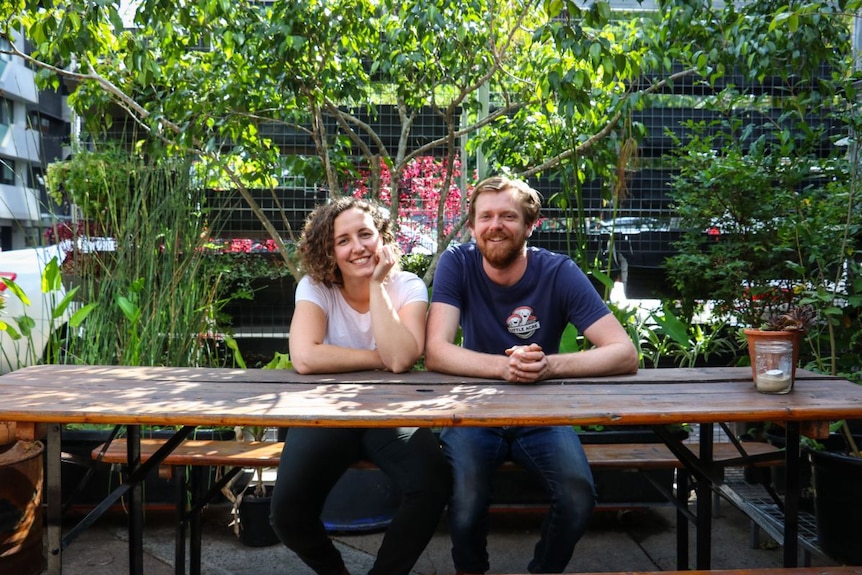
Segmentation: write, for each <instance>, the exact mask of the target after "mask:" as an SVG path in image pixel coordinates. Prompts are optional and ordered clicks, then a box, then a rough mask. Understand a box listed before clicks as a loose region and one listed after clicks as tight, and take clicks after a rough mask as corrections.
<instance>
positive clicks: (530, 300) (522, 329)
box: [431, 242, 610, 354]
mask: <svg viewBox="0 0 862 575" xmlns="http://www.w3.org/2000/svg"><path fill="white" fill-rule="evenodd" d="M432 288H433V289H432V290H431V301H432V303H433V302H441V303H446V304H449V305H453V306H455V307H457V308H459V309H460V310H461V330H462V332H463V338H464V339H463V344H462V345H463V346H464V347H465V348H467V349H472V350H475V351H479V352H483V353H492V354H503V353H505V350H506V349H508V348H510V347H512V346H513V345H527V344H530V343H537V344H539V345H540V346H542V349H543V351H544V352H545V353H548V354H552V353H558V352H559V348H560V338H561V336H562V334H563V330H564V329H565V328H566V326H567V325H568V324H569V323H571V324H572V325H574V326H575V327H576V328H577V329H578V331H579V332H580V333H583V332H584V330H585V329H587V328H588V327H590V326H591V325H592V324H593V323H594V322H595V321H596V320H598V319H599V318H601V317H603V316H604V315H606V314H608V313H610V310H609V309H608V307H607V305H605V302H604V301H602V298H601V297H599V294H598V292H596V289H595V288H594V287H593V285H592V284H591V283H590V280H589V279H587V276H586V275H585V274H584V272H583V271H581V269H580V268H579V267H578V266H577V265H576V264H575V262H573V261H572V259H571V258H569V257H567V256H564V255H562V254H557V253H554V252H550V251H548V250H545V249H542V248H534V247H530V248H527V270H526V272H525V273H524V277H522V278H521V279H520V280H519V281H518V282H517V283H516V284H515V285H512V286H500V285H497V284H495V283H494V282H492V281H491V280H490V279H489V278H488V276H487V275H486V274H485V271H484V269H483V268H482V254H481V253H480V252H479V248H478V247H477V246H476V244H475V242H470V243H467V244H460V245H457V246H451V247H449V248H448V249H447V250H446V251H445V252H444V253H443V255H442V256H441V257H440V261H439V263H438V265H437V270H436V271H435V273H434V284H433V286H432Z"/></svg>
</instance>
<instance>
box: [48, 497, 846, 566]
mask: <svg viewBox="0 0 862 575" xmlns="http://www.w3.org/2000/svg"><path fill="white" fill-rule="evenodd" d="M173 517H174V515H173V512H172V511H170V510H158V511H148V512H147V515H146V518H145V527H144V553H145V556H144V571H145V573H146V575H173V574H174V573H175V570H174V523H173ZM73 519H74V517H73V516H72V517H70V520H73ZM541 520H542V514H541V513H536V512H523V511H521V512H500V511H498V512H494V513H493V514H492V516H491V533H490V536H489V553H490V556H491V571H490V572H491V573H500V574H513V573H526V572H527V570H526V566H527V562H528V561H529V558H530V557H531V555H532V550H533V546H534V545H535V543H536V540H537V539H538V534H539V532H540V529H541ZM230 522H231V514H230V507H229V506H228V505H213V506H210V507H208V508H207V509H205V510H204V513H203V533H204V535H203V556H202V563H203V566H202V570H203V575H314V573H313V572H312V571H311V570H310V569H309V568H308V567H306V566H305V565H304V564H303V563H302V562H301V561H299V560H298V559H297V558H296V556H295V555H294V554H293V553H292V552H291V551H289V550H288V549H286V548H285V547H283V546H281V545H280V544H277V545H273V546H269V547H248V546H246V545H243V544H242V543H241V542H240V541H239V539H238V538H237V537H236V536H235V535H234V533H233V530H232V528H231V527H230V526H229V524H230ZM381 537H382V533H380V532H377V533H361V534H357V533H352V534H334V535H333V538H334V539H335V541H336V545H337V546H338V548H339V550H340V551H341V552H342V554H343V556H344V558H345V563H346V564H347V567H348V569H349V570H350V572H351V573H353V574H354V575H360V574H362V573H367V572H368V569H370V568H371V565H372V563H373V560H374V554H375V552H376V550H377V548H378V547H379V544H380V540H381ZM751 540H752V538H751V523H750V522H749V520H748V519H747V518H746V517H745V516H744V515H743V514H742V513H740V512H739V511H738V510H736V509H735V508H733V507H732V506H730V505H729V504H722V505H720V506H719V508H718V511H717V514H716V517H715V518H714V520H713V554H712V566H713V568H716V569H719V568H741V567H780V566H781V565H782V562H783V553H782V550H781V547H780V546H779V545H777V544H775V543H774V542H772V541H771V540H770V539H769V538H768V537H767V536H765V535H762V536H761V537H760V542H761V543H760V545H758V546H754V547H753V546H752V545H751ZM690 543H691V550H690V557H691V561H692V562H693V561H694V556H695V555H694V532H693V530H692V532H691V534H690ZM803 559H804V558H802V557H801V558H800V560H801V561H802V560H803ZM800 564H801V563H800ZM811 564H812V565H815V566H816V565H832V564H834V562H831V561H830V560H828V559H825V558H822V557H819V556H812V557H811ZM673 569H676V527H675V511H674V509H673V508H671V507H662V506H659V507H650V508H644V509H634V510H623V511H599V512H596V513H595V514H594V516H593V520H592V523H591V525H590V528H589V530H588V531H587V533H586V535H585V536H584V538H583V539H582V540H581V542H580V543H579V544H578V546H577V548H576V550H575V554H574V557H573V558H572V561H571V562H570V563H569V566H568V569H567V570H568V571H569V572H573V573H577V572H616V571H634V572H637V571H666V570H673ZM453 571H454V569H453V567H452V561H451V556H450V544H449V534H448V530H447V528H446V520H445V516H444V518H443V519H442V520H441V522H440V526H439V528H438V529H437V532H436V533H435V535H434V537H433V539H432V541H431V542H430V543H429V545H428V547H427V549H426V550H425V552H424V553H423V555H422V557H421V558H420V559H419V561H418V562H417V564H416V567H415V569H414V573H415V574H416V575H440V574H450V573H453ZM127 572H128V547H127V533H126V526H125V515H124V514H123V513H122V511H121V510H113V511H111V512H109V513H108V514H106V515H105V516H104V517H102V518H101V519H99V520H98V521H97V522H96V523H95V524H94V525H93V526H92V527H91V528H90V529H88V530H87V531H86V532H84V533H83V534H81V535H80V536H79V537H78V538H77V539H76V540H75V541H73V542H72V544H71V545H69V546H68V547H67V549H66V550H65V551H64V553H63V573H64V575H118V574H123V573H127ZM186 572H188V571H186Z"/></svg>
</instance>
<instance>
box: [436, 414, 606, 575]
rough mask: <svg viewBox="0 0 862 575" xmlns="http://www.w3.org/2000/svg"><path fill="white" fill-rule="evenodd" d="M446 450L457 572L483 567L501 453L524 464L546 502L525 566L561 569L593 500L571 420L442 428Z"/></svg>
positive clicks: (589, 477) (587, 470) (540, 569)
mask: <svg viewBox="0 0 862 575" xmlns="http://www.w3.org/2000/svg"><path fill="white" fill-rule="evenodd" d="M440 439H441V442H442V444H443V452H444V453H445V454H446V457H447V458H448V459H449V462H450V464H451V465H452V474H453V477H454V483H453V493H452V499H451V501H450V503H449V523H450V534H451V537H452V559H453V560H454V562H455V570H456V571H457V572H459V573H485V572H486V571H487V570H488V569H489V567H490V565H489V563H488V551H487V548H486V547H487V538H488V506H489V503H490V494H491V486H492V481H493V476H494V470H495V469H496V468H497V467H499V466H500V464H501V463H503V461H505V460H506V459H512V460H513V461H515V462H516V463H518V464H519V465H520V466H522V467H524V468H525V469H527V470H528V471H529V472H530V474H531V475H533V476H534V477H536V479H538V480H539V481H540V482H541V485H542V486H543V487H544V488H545V491H546V492H547V493H548V496H549V498H550V501H551V506H550V510H549V512H548V515H547V516H546V517H545V519H544V522H543V524H542V534H541V537H540V539H539V542H538V543H537V544H536V548H535V551H534V555H533V559H532V561H530V563H529V565H528V567H527V568H528V570H529V571H530V573H561V572H563V571H564V570H565V568H566V565H567V564H568V562H569V559H571V557H572V553H573V552H574V549H575V544H576V543H577V542H578V540H579V539H580V538H581V536H582V535H583V534H584V531H586V528H587V524H588V523H589V520H590V515H591V513H592V511H593V508H594V507H595V502H596V491H595V486H594V484H593V476H592V473H591V472H590V466H589V463H588V462H587V458H586V455H585V454H584V449H583V447H582V446H581V441H580V439H579V438H578V434H577V432H575V430H574V429H572V428H571V427H447V428H445V429H443V431H442V433H441V436H440Z"/></svg>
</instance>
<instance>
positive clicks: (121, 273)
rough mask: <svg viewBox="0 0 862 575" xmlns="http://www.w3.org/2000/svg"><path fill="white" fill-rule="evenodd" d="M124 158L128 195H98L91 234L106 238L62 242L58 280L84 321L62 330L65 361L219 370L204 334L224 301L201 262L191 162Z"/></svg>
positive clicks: (200, 220)
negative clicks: (100, 202) (100, 201)
mask: <svg viewBox="0 0 862 575" xmlns="http://www.w3.org/2000/svg"><path fill="white" fill-rule="evenodd" d="M124 161H125V163H126V164H128V165H132V166H133V169H132V170H129V171H128V172H127V179H126V181H124V182H122V189H123V190H127V191H128V193H126V194H108V195H107V196H105V198H106V201H107V207H106V209H104V210H102V211H101V212H100V213H99V218H100V219H99V222H100V225H99V226H98V228H99V229H100V230H103V233H104V232H107V233H110V234H111V236H110V237H109V238H105V237H101V236H99V237H92V236H87V235H84V236H79V237H74V238H73V239H72V240H70V241H69V242H68V245H69V246H70V247H71V251H70V252H69V254H68V256H67V258H66V260H65V261H64V262H63V264H62V270H63V275H64V280H65V281H66V282H67V283H68V284H69V285H71V286H73V289H74V290H75V291H76V299H77V300H78V301H79V302H80V304H81V305H83V306H85V308H86V309H88V310H89V315H88V318H87V321H86V324H85V325H83V326H82V329H81V330H74V331H70V332H69V335H68V337H67V338H66V341H65V342H64V351H65V356H64V358H63V361H66V362H69V363H81V364H86V365H112V364H120V365H173V366H197V365H218V364H219V363H220V359H219V357H220V355H221V353H222V351H221V350H220V349H219V347H218V346H219V342H218V340H215V339H212V337H211V336H212V335H213V334H215V333H216V332H217V325H216V324H215V315H216V312H217V310H218V309H219V307H220V306H221V305H223V303H224V302H223V301H221V300H220V297H221V296H220V293H221V292H220V286H221V283H220V277H219V273H220V270H219V269H218V268H216V267H215V266H212V265H207V258H206V252H205V250H204V249H203V246H204V244H205V241H206V239H207V233H206V232H207V231H209V230H208V229H207V228H206V225H207V221H206V211H205V209H206V208H205V205H204V204H203V203H202V198H201V195H200V194H199V193H198V192H196V191H195V190H193V189H192V188H191V187H190V185H189V184H190V182H189V179H188V176H187V174H188V173H189V170H188V164H187V163H186V164H185V167H183V164H182V163H177V162H172V161H170V160H167V161H163V162H161V163H149V162H146V161H143V160H141V159H138V158H135V157H133V156H127V157H126V159H125V160H124ZM95 185H97V186H98V185H99V184H98V183H97V184H95ZM115 201H116V202H117V203H116V204H115V203H114V202H115ZM83 229H84V230H86V229H88V228H83Z"/></svg>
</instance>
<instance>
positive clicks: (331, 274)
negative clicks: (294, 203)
mask: <svg viewBox="0 0 862 575" xmlns="http://www.w3.org/2000/svg"><path fill="white" fill-rule="evenodd" d="M300 257H301V259H302V266H303V269H304V270H305V272H306V274H307V275H306V276H305V277H303V278H302V280H300V282H299V285H298V286H297V288H296V309H295V311H294V314H293V320H292V322H291V325H290V333H291V337H290V359H291V362H292V363H293V366H294V368H295V369H296V370H297V371H298V372H300V373H338V372H346V371H357V370H366V369H385V370H389V371H392V372H395V373H400V372H404V371H408V370H409V369H411V367H412V366H413V365H414V364H415V362H416V360H417V359H419V357H420V355H421V354H422V350H423V348H424V345H425V315H426V310H427V302H428V290H427V289H426V287H425V284H424V283H423V282H422V280H421V279H419V278H418V277H417V276H416V275H415V274H412V273H408V272H404V271H401V270H400V269H399V267H398V265H397V264H398V257H399V252H398V249H397V247H396V245H395V237H394V234H393V233H392V230H391V229H390V228H389V221H388V219H387V218H386V217H385V213H384V212H383V210H382V209H381V208H379V207H377V206H375V205H373V204H371V203H369V202H366V201H363V200H357V199H354V198H341V199H338V200H335V201H333V202H332V203H329V204H326V205H323V206H320V207H318V208H316V209H315V210H314V211H313V212H312V213H311V215H310V216H309V218H308V220H307V221H306V223H305V229H304V230H303V236H302V239H301V241H300ZM361 459H369V460H371V461H372V462H374V463H375V464H376V465H377V466H378V467H380V469H382V470H383V471H384V472H385V473H386V474H387V475H389V476H390V477H391V478H392V479H393V481H394V482H395V484H396V485H397V486H398V488H399V490H400V492H401V494H402V501H401V505H400V507H399V508H398V510H397V511H396V513H395V516H394V517H393V519H392V522H391V524H390V526H389V528H388V529H387V531H386V534H385V536H384V538H383V542H382V543H381V546H380V549H379V550H378V553H377V559H376V560H375V562H374V567H373V568H372V569H371V571H370V573H371V574H372V575H374V574H379V575H400V574H404V575H407V574H408V573H409V572H410V570H411V569H412V568H413V565H414V564H415V563H416V560H417V559H418V558H419V555H420V554H421V553H422V551H423V550H424V549H425V546H426V545H427V543H428V541H429V540H430V539H431V536H432V535H433V534H434V531H435V529H436V527H437V524H438V521H439V519H440V514H441V513H442V511H443V508H444V506H445V504H446V501H447V499H448V496H449V491H450V482H451V478H450V473H449V466H448V463H447V462H446V459H445V458H444V457H443V455H442V452H441V451H440V448H439V444H438V442H437V440H436V438H435V437H434V435H433V434H432V433H431V431H430V430H429V429H419V428H403V427H400V428H391V429H341V428H338V429H321V428H292V429H291V430H290V431H289V432H288V433H287V436H286V439H285V445H284V450H283V451H282V454H281V462H280V464H279V468H278V477H277V479H276V483H275V489H274V491H273V495H272V512H271V516H270V521H271V523H272V526H273V529H274V530H275V532H276V534H278V536H279V538H280V539H281V541H282V542H283V543H284V544H285V545H287V547H289V548H290V549H292V550H293V551H294V552H295V553H296V554H297V555H299V557H300V558H301V559H302V560H303V561H304V562H305V563H306V564H308V565H309V566H310V567H311V568H312V569H314V571H315V572H316V573H318V574H319V575H343V574H345V573H348V571H347V569H346V568H345V566H344V562H343V561H342V558H341V554H340V553H339V552H338V551H337V550H336V549H335V546H334V545H333V544H332V541H331V540H330V539H329V537H328V536H327V534H326V531H325V529H324V527H323V523H322V522H321V520H320V514H321V511H322V509H323V505H324V503H325V501H326V497H327V495H328V494H329V491H330V490H331V489H332V487H333V485H335V483H336V481H337V480H338V479H339V478H340V477H341V475H342V474H343V473H344V471H345V470H346V469H347V468H348V467H349V466H350V465H351V464H352V463H354V462H356V461H358V460H361Z"/></svg>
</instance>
